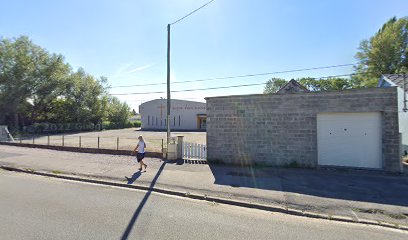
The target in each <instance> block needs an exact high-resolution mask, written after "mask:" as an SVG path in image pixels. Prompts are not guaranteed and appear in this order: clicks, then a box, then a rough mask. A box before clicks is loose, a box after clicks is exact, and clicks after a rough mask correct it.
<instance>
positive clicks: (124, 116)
mask: <svg viewBox="0 0 408 240" xmlns="http://www.w3.org/2000/svg"><path fill="white" fill-rule="evenodd" d="M129 118H130V108H129V106H128V105H127V104H126V103H122V102H121V101H119V99H118V98H117V97H111V98H110V99H109V103H108V116H107V120H108V121H109V122H112V123H115V124H119V125H122V126H124V125H126V124H127V123H128V122H129Z"/></svg>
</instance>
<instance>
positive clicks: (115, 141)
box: [5, 135, 164, 151]
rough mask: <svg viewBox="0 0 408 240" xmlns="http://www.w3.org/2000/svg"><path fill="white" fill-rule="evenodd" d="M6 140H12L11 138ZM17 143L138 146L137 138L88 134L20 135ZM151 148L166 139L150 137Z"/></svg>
mask: <svg viewBox="0 0 408 240" xmlns="http://www.w3.org/2000/svg"><path fill="white" fill-rule="evenodd" d="M5 142H11V141H10V139H8V140H5ZM13 142H15V143H20V144H27V145H45V146H61V147H77V148H95V149H107V150H133V149H134V147H135V146H136V144H137V142H138V139H137V138H124V137H100V136H98V137H88V136H69V135H68V136H66V135H46V136H35V135H32V136H24V137H23V136H20V137H18V138H15V139H14V141H13ZM148 144H149V150H152V151H161V150H162V149H163V144H164V139H161V138H160V139H149V141H148Z"/></svg>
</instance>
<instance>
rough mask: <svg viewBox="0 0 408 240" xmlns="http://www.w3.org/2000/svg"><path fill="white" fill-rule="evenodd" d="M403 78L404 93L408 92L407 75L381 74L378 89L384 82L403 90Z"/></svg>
mask: <svg viewBox="0 0 408 240" xmlns="http://www.w3.org/2000/svg"><path fill="white" fill-rule="evenodd" d="M404 78H405V91H406V92H408V74H383V75H382V76H381V79H380V81H379V83H378V87H382V86H383V84H384V81H386V82H388V83H389V84H390V85H391V86H398V87H400V88H404Z"/></svg>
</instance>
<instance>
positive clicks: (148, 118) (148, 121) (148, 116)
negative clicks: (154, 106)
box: [147, 115, 150, 126]
mask: <svg viewBox="0 0 408 240" xmlns="http://www.w3.org/2000/svg"><path fill="white" fill-rule="evenodd" d="M147 126H150V115H147Z"/></svg>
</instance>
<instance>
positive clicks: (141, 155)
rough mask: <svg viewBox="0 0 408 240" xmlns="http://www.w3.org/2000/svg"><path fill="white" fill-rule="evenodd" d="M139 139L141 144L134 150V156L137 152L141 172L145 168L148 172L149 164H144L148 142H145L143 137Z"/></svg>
mask: <svg viewBox="0 0 408 240" xmlns="http://www.w3.org/2000/svg"><path fill="white" fill-rule="evenodd" d="M138 139H139V142H138V143H137V145H136V147H135V149H133V152H132V154H134V153H135V152H136V151H137V154H136V159H137V162H138V163H140V168H139V171H142V168H143V166H144V168H145V170H144V171H145V172H146V168H147V164H145V163H144V162H143V159H144V155H145V149H146V142H145V141H144V139H143V136H142V135H140V136H139V138H138Z"/></svg>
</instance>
